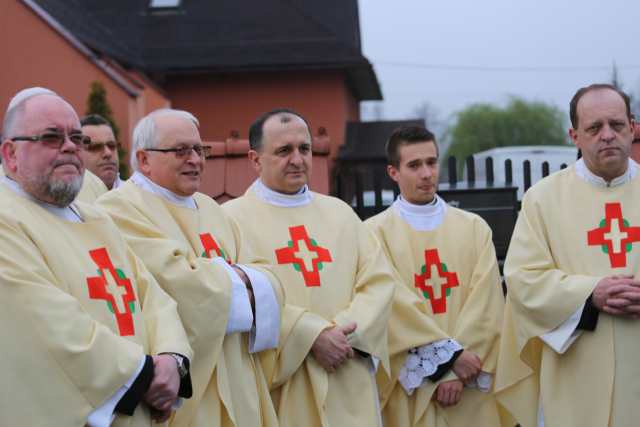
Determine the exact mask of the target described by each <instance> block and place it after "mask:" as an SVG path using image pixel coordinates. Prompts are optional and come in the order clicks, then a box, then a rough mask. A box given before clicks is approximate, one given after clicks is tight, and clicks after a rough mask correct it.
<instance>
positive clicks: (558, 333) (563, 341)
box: [540, 304, 584, 354]
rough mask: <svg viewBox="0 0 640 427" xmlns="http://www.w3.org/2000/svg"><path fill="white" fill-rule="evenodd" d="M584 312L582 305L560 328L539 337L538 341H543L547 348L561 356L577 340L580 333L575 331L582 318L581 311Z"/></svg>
mask: <svg viewBox="0 0 640 427" xmlns="http://www.w3.org/2000/svg"><path fill="white" fill-rule="evenodd" d="M583 310H584V304H582V305H581V306H580V308H578V310H576V311H575V312H574V313H573V314H572V315H571V316H570V317H569V318H568V319H567V320H565V321H564V322H563V323H562V324H561V325H560V326H558V327H557V328H555V329H554V330H552V331H551V332H547V333H546V334H544V335H542V336H540V339H541V340H542V341H544V342H545V343H546V344H547V345H548V346H549V347H551V348H552V349H553V350H554V351H555V352H556V353H559V354H563V353H564V352H565V351H567V349H568V348H569V347H570V346H571V344H573V342H574V341H575V340H577V339H578V337H579V336H580V334H582V331H580V330H578V329H576V328H577V327H578V323H580V317H582V311H583Z"/></svg>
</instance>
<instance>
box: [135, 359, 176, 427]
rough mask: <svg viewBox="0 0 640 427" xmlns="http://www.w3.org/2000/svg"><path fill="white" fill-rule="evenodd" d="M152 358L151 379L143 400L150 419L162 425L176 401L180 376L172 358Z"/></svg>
mask: <svg viewBox="0 0 640 427" xmlns="http://www.w3.org/2000/svg"><path fill="white" fill-rule="evenodd" d="M152 357H153V379H152V380H151V385H149V389H148V390H147V392H146V393H145V395H144V397H143V400H144V402H146V403H147V404H148V405H149V406H150V407H151V410H152V411H151V412H152V417H153V419H154V420H155V421H156V422H158V423H162V422H165V421H167V420H168V419H169V417H170V416H171V406H172V405H173V403H174V402H175V401H176V400H177V399H178V391H179V390H180V374H179V373H178V365H177V364H176V360H175V359H174V358H173V356H171V355H169V354H159V355H157V356H152Z"/></svg>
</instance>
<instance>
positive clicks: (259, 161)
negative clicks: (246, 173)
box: [249, 114, 311, 194]
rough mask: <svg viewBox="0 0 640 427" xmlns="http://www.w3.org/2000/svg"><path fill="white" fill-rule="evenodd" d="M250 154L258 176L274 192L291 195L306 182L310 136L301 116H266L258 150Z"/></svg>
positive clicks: (309, 159)
mask: <svg viewBox="0 0 640 427" xmlns="http://www.w3.org/2000/svg"><path fill="white" fill-rule="evenodd" d="M283 117H285V119H284V121H283V119H282V118H283ZM249 153H250V159H251V160H252V162H253V164H254V167H255V168H256V170H257V171H258V173H259V174H260V179H261V180H262V182H263V183H264V185H266V186H267V187H269V188H270V189H272V190H274V191H278V192H280V193H285V194H294V193H296V192H298V191H299V190H300V189H301V188H302V187H303V186H304V185H305V184H306V183H307V182H308V181H309V175H310V174H311V135H310V134H309V129H308V128H307V125H306V123H305V122H304V120H302V119H301V118H300V117H297V116H294V115H292V114H285V115H281V114H276V115H275V116H272V117H270V118H269V119H267V121H266V122H264V126H263V131H262V148H261V150H260V151H259V152H256V151H250V152H249Z"/></svg>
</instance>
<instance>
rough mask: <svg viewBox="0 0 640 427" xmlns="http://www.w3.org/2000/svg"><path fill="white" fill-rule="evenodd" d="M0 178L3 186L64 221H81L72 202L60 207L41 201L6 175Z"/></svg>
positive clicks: (78, 212)
mask: <svg viewBox="0 0 640 427" xmlns="http://www.w3.org/2000/svg"><path fill="white" fill-rule="evenodd" d="M1 180H2V181H1V182H2V183H3V184H4V185H5V186H7V187H8V188H9V189H10V190H11V191H13V192H14V193H16V194H17V195H19V196H22V197H24V198H26V199H28V200H30V201H32V202H33V203H35V204H37V205H38V206H40V207H41V208H42V209H44V210H46V211H47V212H49V213H50V214H52V215H55V216H57V217H58V218H61V219H64V220H65V221H69V222H76V223H78V222H83V219H82V216H81V215H80V211H79V210H78V208H77V207H75V206H74V205H73V204H70V205H68V206H65V207H63V208H61V207H60V206H56V205H52V204H51V203H47V202H43V201H42V200H38V199H36V198H35V197H33V196H32V195H31V194H29V193H27V192H26V191H24V190H23V189H22V187H20V184H18V183H17V182H15V181H14V180H13V179H11V178H9V177H8V176H6V175H5V176H3V177H2V178H1Z"/></svg>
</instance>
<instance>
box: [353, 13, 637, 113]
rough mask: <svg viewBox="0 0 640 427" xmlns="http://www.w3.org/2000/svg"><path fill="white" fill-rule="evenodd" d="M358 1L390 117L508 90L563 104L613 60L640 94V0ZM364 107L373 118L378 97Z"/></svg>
mask: <svg viewBox="0 0 640 427" xmlns="http://www.w3.org/2000/svg"><path fill="white" fill-rule="evenodd" d="M359 7H360V22H361V31H362V45H363V51H364V54H365V56H367V58H368V59H369V60H370V61H371V62H372V63H373V66H374V68H375V70H376V73H377V75H378V80H379V81H380V84H381V86H382V92H383V95H384V104H383V112H384V116H383V117H384V118H385V119H401V118H410V117H414V116H415V114H412V112H413V110H414V109H415V107H416V106H417V105H419V104H420V103H422V102H424V101H427V102H429V104H430V105H431V106H433V107H435V109H436V110H437V112H438V113H439V116H440V118H441V119H445V120H446V119H448V118H451V117H452V116H453V114H454V113H455V112H456V111H459V110H461V109H463V108H464V107H465V106H468V105H470V104H473V103H478V102H489V103H495V104H500V105H503V104H504V103H505V102H506V101H507V100H508V98H509V95H517V96H521V97H523V98H525V99H527V100H537V101H544V102H548V103H552V104H554V105H556V106H558V107H559V108H561V109H562V110H565V111H566V110H568V103H569V100H570V98H571V96H572V95H573V93H574V92H575V90H576V89H577V88H579V87H580V86H584V85H586V84H589V83H592V82H596V81H598V82H601V81H609V80H610V76H611V68H612V64H613V62H614V61H615V62H616V64H617V66H618V76H619V78H620V80H621V82H622V83H623V87H624V89H626V90H627V91H628V92H632V93H633V94H635V95H636V96H637V97H640V1H638V0H626V1H624V0H608V1H597V0H564V1H563V0H555V1H553V0H537V1H531V0H482V1H477V0H476V1H473V0H464V1H429V0H422V1H418V0H396V1H388V0H387V1H383V0H360V2H359ZM394 64H395V65H394ZM400 64H414V65H413V66H401V65H400ZM362 106H363V108H362V118H363V119H364V120H368V119H372V118H374V116H375V112H374V107H373V103H371V102H365V103H363V104H362Z"/></svg>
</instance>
